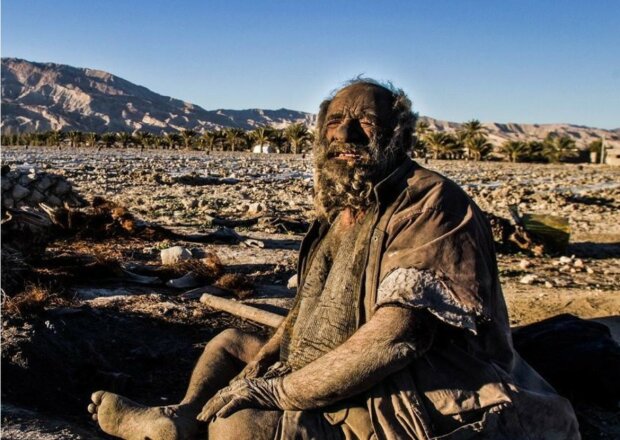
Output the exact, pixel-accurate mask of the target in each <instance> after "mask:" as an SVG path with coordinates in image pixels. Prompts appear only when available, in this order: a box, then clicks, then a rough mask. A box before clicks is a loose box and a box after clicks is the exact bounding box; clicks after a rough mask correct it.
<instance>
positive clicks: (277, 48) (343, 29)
mask: <svg viewBox="0 0 620 440" xmlns="http://www.w3.org/2000/svg"><path fill="white" fill-rule="evenodd" d="M1 5H2V6H1V8H2V56H3V57H7V56H8V57H19V58H24V59H27V60H30V61H39V62H45V61H50V62H56V63H62V64H69V65H72V66H76V67H90V68H95V69H101V70H105V71H108V72H110V73H113V74H115V75H118V76H120V77H122V78H124V79H127V80H129V81H131V82H134V83H137V84H140V85H143V86H145V87H148V88H149V89H151V90H153V91H155V92H157V93H161V94H163V95H169V96H172V97H175V98H179V99H183V100H185V101H189V102H192V103H195V104H198V105H200V106H202V107H204V108H206V109H209V110H211V109H216V108H227V109H245V108H266V109H276V108H281V107H286V108H291V109H295V110H303V111H309V112H316V111H317V108H318V105H319V103H320V101H321V99H322V98H324V97H325V95H327V94H328V93H329V92H330V91H331V90H332V89H334V88H336V87H337V86H338V85H339V84H341V83H342V82H344V81H345V80H347V79H350V78H351V77H353V76H356V75H358V74H362V73H363V74H365V75H367V76H371V77H374V78H376V79H380V80H391V81H393V82H394V84H395V85H397V86H399V87H402V88H403V89H404V90H405V91H406V92H407V93H408V94H409V95H410V97H411V98H412V99H413V102H414V108H415V109H416V110H417V111H419V112H420V113H421V114H423V115H428V116H432V117H435V118H439V119H447V120H452V121H457V122H462V121H465V120H469V119H472V118H477V119H480V120H481V121H495V122H522V123H555V122H569V123H575V124H581V125H589V126H595V127H602V128H618V127H620V1H619V0H609V1H603V0H590V1H584V0H563V1H559V0H558V1H553V0H488V1H487V0H458V1H457V0H454V1H441V0H433V1H431V0H425V1H417V0H410V1H405V0H403V1H391V0H383V1H382V0H374V1H371V0H305V1H303V0H252V1H250V0H248V1H239V0H202V1H201V0H178V1H173V0H167V1H163V0H45V1H44V0H2V3H1Z"/></svg>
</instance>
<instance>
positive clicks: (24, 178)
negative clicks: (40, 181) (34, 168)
mask: <svg viewBox="0 0 620 440" xmlns="http://www.w3.org/2000/svg"><path fill="white" fill-rule="evenodd" d="M33 180H34V179H33V178H32V177H30V175H29V174H22V175H21V176H19V180H18V182H19V184H20V185H24V186H28V185H30V183H31V182H32V181H33Z"/></svg>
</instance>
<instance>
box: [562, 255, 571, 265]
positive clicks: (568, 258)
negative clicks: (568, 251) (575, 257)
mask: <svg viewBox="0 0 620 440" xmlns="http://www.w3.org/2000/svg"><path fill="white" fill-rule="evenodd" d="M570 262H571V259H570V257H566V256H564V255H563V256H561V257H560V264H570Z"/></svg>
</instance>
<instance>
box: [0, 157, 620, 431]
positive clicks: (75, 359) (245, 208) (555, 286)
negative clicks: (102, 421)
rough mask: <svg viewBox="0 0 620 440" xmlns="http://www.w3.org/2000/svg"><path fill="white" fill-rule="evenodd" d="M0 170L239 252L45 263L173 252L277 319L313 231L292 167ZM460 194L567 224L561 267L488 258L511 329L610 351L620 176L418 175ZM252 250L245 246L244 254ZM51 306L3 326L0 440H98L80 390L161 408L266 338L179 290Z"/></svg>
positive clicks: (59, 250)
mask: <svg viewBox="0 0 620 440" xmlns="http://www.w3.org/2000/svg"><path fill="white" fill-rule="evenodd" d="M2 163H3V164H8V165H10V166H11V167H12V168H13V169H15V168H22V169H24V170H31V169H34V170H36V171H41V172H48V173H54V174H59V175H62V176H64V177H66V178H67V179H68V180H69V181H70V182H71V183H72V184H73V187H74V189H75V190H76V191H77V192H78V193H79V194H81V195H82V196H84V197H85V198H86V199H91V198H92V197H94V196H102V197H104V198H106V199H108V200H111V201H114V202H116V203H118V204H120V205H123V206H125V207H126V208H127V209H128V211H129V212H131V213H132V214H133V215H134V216H136V217H138V218H140V219H142V220H145V221H148V222H153V223H156V224H159V225H162V226H166V227H168V228H170V229H172V230H174V231H177V232H180V233H184V234H204V233H209V232H212V231H213V230H214V229H216V228H217V225H218V220H219V221H221V220H222V219H226V220H228V221H229V223H230V224H229V225H233V226H235V227H234V229H235V231H236V232H237V233H238V234H239V235H240V236H242V237H243V238H244V239H250V240H249V241H248V240H245V245H244V243H242V244H208V243H207V244H200V243H191V242H185V241H183V240H170V239H166V240H162V241H145V240H138V239H134V238H131V237H119V238H118V239H115V240H99V241H97V240H94V241H93V240H69V239H63V240H58V241H55V242H54V243H52V244H51V245H50V246H49V247H48V248H47V250H46V255H51V256H54V257H58V256H59V255H60V256H63V255H64V256H67V255H69V256H71V255H73V256H75V255H76V254H80V253H84V252H88V253H91V254H94V255H99V254H100V255H103V256H105V257H106V258H114V259H116V260H118V261H121V262H123V263H124V264H139V265H149V264H152V265H155V264H157V263H159V260H160V251H161V249H165V248H168V247H170V246H174V245H181V246H184V247H187V248H188V249H190V250H193V252H194V253H196V252H202V253H204V252H209V253H214V254H216V255H217V256H218V257H219V258H220V260H221V262H222V264H223V266H224V268H225V271H226V272H229V273H235V274H241V275H242V276H243V277H244V279H245V280H246V282H247V284H248V285H249V286H250V287H249V288H248V289H249V290H247V291H245V292H244V295H243V299H242V300H243V301H244V302H247V303H252V304H258V305H259V306H261V307H265V308H269V309H271V310H272V311H276V312H280V313H284V312H285V310H286V308H287V307H288V306H289V305H290V303H291V299H292V296H293V295H294V290H293V289H290V288H288V287H287V283H288V281H289V279H290V278H291V277H292V276H293V275H294V274H295V270H296V259H297V249H298V247H299V245H300V243H301V239H302V237H303V234H302V231H303V228H304V227H305V226H306V225H307V223H308V222H309V221H310V220H311V218H312V215H313V213H312V159H311V157H302V156H291V155H262V154H261V155H258V154H251V153H237V154H232V153H215V154H211V155H206V154H204V153H202V152H180V151H145V152H140V151H138V150H124V151H120V150H113V151H112V150H111V151H108V150H102V151H93V150H86V149H85V150H78V151H68V150H61V151H59V150H56V149H51V148H50V149H46V148H36V149H33V148H30V149H27V150H24V149H23V148H4V149H3V152H2ZM425 166H427V167H428V168H431V169H433V170H436V171H439V172H441V173H443V174H445V175H447V176H448V177H450V178H451V179H453V180H455V181H456V182H458V183H459V184H461V185H462V186H463V187H464V188H465V190H466V191H467V192H468V193H469V194H470V195H471V196H472V197H473V198H474V200H475V201H476V202H477V203H478V204H479V205H480V206H481V208H482V209H484V210H486V211H489V212H491V213H493V214H495V215H498V216H501V217H504V218H509V213H508V205H510V204H516V205H518V206H519V209H520V211H521V212H522V213H542V214H553V215H559V216H564V217H567V218H568V219H569V222H570V228H571V239H570V244H569V247H568V250H567V251H566V252H565V254H564V255H554V256H542V257H534V256H531V255H527V254H523V253H521V254H500V255H499V258H498V259H499V267H500V272H501V279H502V284H503V289H504V294H505V296H506V299H507V302H508V307H509V313H510V319H511V324H512V325H513V326H514V327H518V326H522V325H525V324H529V323H532V322H536V321H540V320H542V319H545V318H547V317H551V316H555V315H558V314H561V313H571V314H574V315H577V316H580V317H582V318H587V319H596V320H598V321H600V322H603V323H605V324H606V325H608V326H609V327H610V328H611V330H612V333H613V335H614V337H615V338H616V340H620V321H619V320H620V210H619V209H618V208H619V207H620V168H618V167H608V166H600V165H533V164H508V163H489V162H484V163H475V162H464V161H430V162H429V163H428V164H426V165H425ZM252 240H255V241H252ZM50 288H51V289H52V290H54V289H56V290H58V292H59V293H58V296H57V300H56V301H51V302H50V303H49V304H46V305H45V307H43V308H42V309H41V310H37V311H36V313H30V314H19V313H16V314H7V313H6V310H5V313H4V317H3V323H2V326H3V331H2V339H3V348H2V363H3V365H2V367H3V368H2V379H3V380H2V397H3V406H2V420H3V434H2V435H3V438H7V439H9V438H15V439H18V438H19V439H86V438H107V437H106V436H105V435H104V434H102V433H101V432H100V431H98V429H97V428H96V426H95V425H94V423H93V422H90V421H89V419H88V416H87V414H86V411H85V408H86V405H87V403H88V398H89V391H91V390H96V389H100V388H105V389H110V390H113V391H116V392H120V393H122V394H126V395H129V396H131V397H132V398H134V399H136V400H138V401H141V402H143V403H147V404H150V405H155V404H157V405H161V404H167V403H171V402H174V401H175V400H176V399H179V398H180V397H181V396H182V394H183V391H184V390H183V386H184V384H185V382H186V380H187V377H188V375H189V373H190V371H191V367H192V365H193V363H194V362H195V360H196V359H197V357H198V355H199V354H200V351H201V349H202V347H204V345H205V344H206V342H207V341H208V340H209V339H210V338H211V337H213V336H214V335H215V334H217V333H218V332H219V331H221V330H223V329H225V328H227V327H231V326H235V327H238V328H242V329H246V330H249V331H255V332H267V331H268V329H266V328H264V327H261V326H259V325H255V324H252V323H249V322H244V321H242V320H240V319H237V318H235V317H232V316H231V315H227V314H225V313H220V312H217V311H214V310H210V309H207V308H205V307H203V306H201V305H200V303H199V302H198V300H197V298H196V296H195V295H186V294H185V292H187V291H188V290H189V289H188V288H174V287H170V286H167V285H165V284H162V285H156V286H144V285H137V284H133V283H131V282H127V280H119V279H114V278H110V277H107V278H102V279H96V278H92V277H91V278H89V277H81V278H80V277H73V278H66V279H64V278H63V282H62V285H61V286H58V285H53V286H51V287H50ZM578 412H579V413H580V421H581V423H582V431H583V433H584V438H588V439H607V438H609V439H611V438H619V437H620V426H619V425H620V418H619V417H618V414H617V412H615V411H610V410H608V409H592V408H590V407H587V406H584V407H583V408H578Z"/></svg>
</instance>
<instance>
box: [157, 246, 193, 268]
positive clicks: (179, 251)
mask: <svg viewBox="0 0 620 440" xmlns="http://www.w3.org/2000/svg"><path fill="white" fill-rule="evenodd" d="M160 257H161V262H162V264H176V263H178V262H179V261H184V260H189V259H191V258H192V253H191V251H190V250H189V249H187V248H184V247H183V246H172V247H169V248H168V249H162V251H161V252H160Z"/></svg>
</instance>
